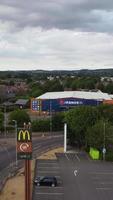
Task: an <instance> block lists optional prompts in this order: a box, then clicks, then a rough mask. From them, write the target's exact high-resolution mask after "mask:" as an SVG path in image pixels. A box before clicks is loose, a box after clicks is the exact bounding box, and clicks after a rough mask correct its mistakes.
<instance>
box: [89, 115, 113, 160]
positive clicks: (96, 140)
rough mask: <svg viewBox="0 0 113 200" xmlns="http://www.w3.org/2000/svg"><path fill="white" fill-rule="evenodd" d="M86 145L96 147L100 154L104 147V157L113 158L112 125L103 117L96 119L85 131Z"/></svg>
mask: <svg viewBox="0 0 113 200" xmlns="http://www.w3.org/2000/svg"><path fill="white" fill-rule="evenodd" d="M86 142H87V146H89V147H93V148H97V149H98V150H99V151H100V153H101V155H102V149H103V148H104V147H105V148H106V159H107V160H113V153H112V151H113V125H111V123H110V122H108V121H104V120H103V119H101V120H99V121H97V122H96V123H95V124H94V125H93V126H92V127H88V129H87V131H86Z"/></svg>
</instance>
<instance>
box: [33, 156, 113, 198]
mask: <svg viewBox="0 0 113 200" xmlns="http://www.w3.org/2000/svg"><path fill="white" fill-rule="evenodd" d="M57 157H58V159H57V161H55V160H53V161H49V160H47V161H44V160H43V161H41V160H39V161H37V166H36V176H44V175H54V176H56V177H57V179H58V182H59V184H58V187H55V188H51V187H38V186H34V195H33V200H36V199H40V200H64V199H65V200H112V199H113V163H110V162H102V161H92V160H90V159H89V158H88V156H87V155H86V154H85V153H84V152H79V153H74V154H73V153H68V154H57Z"/></svg>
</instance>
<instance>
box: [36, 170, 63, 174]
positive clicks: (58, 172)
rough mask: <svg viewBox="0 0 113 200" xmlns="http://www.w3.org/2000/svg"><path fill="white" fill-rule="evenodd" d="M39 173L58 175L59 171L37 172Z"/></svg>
mask: <svg viewBox="0 0 113 200" xmlns="http://www.w3.org/2000/svg"><path fill="white" fill-rule="evenodd" d="M39 173H59V171H46V170H45V171H41V170H40V171H39Z"/></svg>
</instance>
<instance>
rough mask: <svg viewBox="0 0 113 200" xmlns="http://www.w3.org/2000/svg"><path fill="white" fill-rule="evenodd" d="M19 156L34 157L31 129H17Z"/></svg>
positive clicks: (22, 157) (23, 157)
mask: <svg viewBox="0 0 113 200" xmlns="http://www.w3.org/2000/svg"><path fill="white" fill-rule="evenodd" d="M17 158H18V159H19V160H20V159H25V160H31V159H32V135H31V132H30V130H29V129H19V130H18V131H17Z"/></svg>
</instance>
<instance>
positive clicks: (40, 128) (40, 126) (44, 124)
mask: <svg viewBox="0 0 113 200" xmlns="http://www.w3.org/2000/svg"><path fill="white" fill-rule="evenodd" d="M32 131H33V132H36V131H37V132H48V131H50V120H49V119H44V120H43V119H41V120H35V121H33V122H32Z"/></svg>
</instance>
